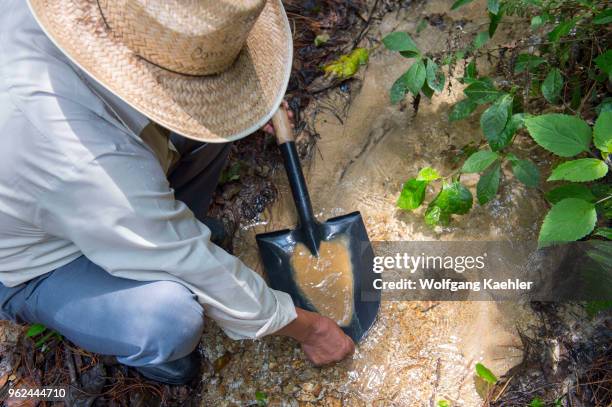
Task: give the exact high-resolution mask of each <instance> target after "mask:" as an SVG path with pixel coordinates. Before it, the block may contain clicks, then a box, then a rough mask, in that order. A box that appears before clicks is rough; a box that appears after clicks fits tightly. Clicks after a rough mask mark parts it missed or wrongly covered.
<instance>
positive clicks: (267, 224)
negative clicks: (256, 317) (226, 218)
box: [205, 1, 544, 406]
mask: <svg viewBox="0 0 612 407" xmlns="http://www.w3.org/2000/svg"><path fill="white" fill-rule="evenodd" d="M451 3H452V2H451V1H432V2H426V3H425V5H423V6H415V8H414V9H410V10H408V11H405V12H400V13H393V14H392V15H388V16H386V17H385V19H384V20H383V22H382V23H381V24H380V26H378V27H376V28H373V29H372V32H371V35H372V36H373V37H378V38H380V36H381V35H384V34H386V33H388V32H390V31H392V30H397V29H403V30H406V31H408V32H411V33H415V32H416V26H417V24H418V22H419V21H420V19H421V18H423V17H424V16H428V15H431V14H432V13H441V12H447V11H448V9H449V7H450V4H451ZM482 7H483V4H482V2H474V3H472V4H471V5H469V6H466V7H465V9H464V10H463V11H462V12H456V13H453V15H452V18H455V19H457V20H458V19H461V18H466V17H467V18H471V17H472V16H476V15H480V14H479V13H476V12H475V10H479V8H480V10H482ZM461 13H464V14H461ZM466 13H467V14H466ZM482 22H484V20H483V21H474V22H472V23H471V24H472V27H473V26H475V25H477V24H479V23H482ZM500 29H501V30H502V31H501V32H500V33H499V34H498V37H499V38H508V36H511V35H512V33H509V32H507V31H506V32H504V31H503V30H507V29H508V28H500ZM416 41H417V43H418V44H419V45H420V46H421V47H422V48H423V49H424V50H431V49H439V48H440V47H443V46H444V35H443V34H442V32H441V31H439V30H438V29H437V28H435V27H431V26H428V27H427V28H425V30H423V31H422V32H421V34H420V35H419V36H417V37H416ZM408 66H409V63H408V61H407V60H405V59H403V58H401V57H398V56H396V55H393V54H391V53H389V52H387V51H385V50H382V49H380V48H379V49H377V50H376V51H375V52H374V53H373V55H372V56H371V61H370V64H369V66H368V68H367V70H366V71H365V73H364V74H363V78H362V79H363V80H362V81H361V85H360V88H359V89H355V88H354V89H353V90H352V93H351V98H352V100H351V102H350V107H349V109H348V113H347V116H346V117H345V118H344V123H340V122H339V121H338V119H337V118H336V116H335V115H334V114H333V113H329V112H327V111H326V110H322V112H320V113H319V114H318V116H317V119H316V122H315V127H316V130H317V132H318V133H319V134H320V135H321V139H320V141H319V142H318V144H317V152H316V153H315V154H314V155H313V157H312V159H311V160H309V161H308V162H305V163H304V165H305V167H306V173H307V174H306V176H307V182H308V184H309V186H310V191H311V195H312V200H313V206H314V207H315V208H316V209H315V211H316V210H318V211H319V217H320V219H321V220H325V219H327V218H329V217H333V216H337V215H340V214H344V213H347V212H350V211H354V210H359V211H361V213H362V215H363V217H364V220H365V222H366V226H367V228H368V232H369V235H370V238H371V239H372V240H380V241H383V240H391V241H403V240H522V239H533V238H535V236H536V235H537V229H538V225H539V223H540V222H541V214H542V213H543V212H544V210H543V205H544V203H543V201H542V200H541V198H540V195H539V194H538V193H537V192H536V191H533V190H529V189H526V188H524V187H523V186H521V185H518V184H517V183H515V182H512V183H510V182H507V181H502V187H501V189H500V195H499V196H498V197H496V198H495V199H494V200H493V201H492V202H490V203H489V204H488V205H487V206H485V207H482V206H479V205H478V204H477V203H475V204H474V205H475V207H474V209H473V210H472V211H471V213H470V214H468V215H465V216H462V217H455V218H454V220H453V223H452V225H451V226H450V227H447V228H436V229H432V228H430V227H428V226H426V225H425V224H424V222H423V221H422V215H423V211H422V210H417V211H415V212H411V213H407V212H403V211H400V210H398V209H397V208H396V206H395V202H396V200H397V197H398V194H399V191H400V189H401V186H402V183H403V182H404V181H406V180H407V179H408V178H410V177H414V176H415V175H416V174H417V172H418V170H419V169H420V168H422V167H425V166H433V167H434V168H436V169H438V170H439V171H440V172H441V173H442V174H443V175H447V174H449V173H450V172H452V171H453V170H454V169H455V167H454V166H455V165H456V164H453V162H452V161H453V160H452V157H453V156H456V155H457V151H458V150H459V149H460V148H461V147H462V146H464V145H466V144H468V143H470V142H479V140H480V137H481V136H480V131H479V124H478V121H477V119H476V118H473V119H469V120H466V121H462V122H455V123H449V122H448V120H447V116H448V113H449V109H450V107H451V106H452V104H453V103H455V102H456V101H457V100H459V99H460V98H461V96H460V94H461V85H460V84H459V83H457V82H453V83H452V87H451V89H452V90H451V91H448V89H447V90H445V91H444V93H443V94H441V95H438V96H436V97H435V98H434V99H433V100H432V101H431V102H429V101H424V102H422V103H421V106H420V110H419V113H418V115H417V116H416V117H415V115H414V114H413V112H412V110H411V108H410V107H409V106H408V107H402V106H391V105H390V103H389V101H388V89H389V88H390V87H391V85H392V84H393V82H394V81H395V79H396V78H397V77H398V76H399V75H400V74H402V73H403V72H404V71H405V70H406V69H407V67H408ZM344 99H345V96H343V95H341V94H339V93H337V94H332V95H330V96H329V97H328V98H327V99H326V100H324V101H323V102H324V103H325V104H326V105H330V106H336V107H338V110H341V109H340V107H339V106H341V105H342V103H344V102H343V101H344ZM519 145H520V143H519ZM525 148H526V149H527V148H529V146H526V147H525ZM516 153H517V154H519V155H522V156H526V155H529V150H525V151H521V150H520V147H519V149H518V150H517V151H516ZM507 171H508V169H507V168H506V169H504V176H505V178H506V179H509V173H508V172H507ZM277 181H278V182H277V185H279V186H280V187H279V188H280V199H279V201H278V202H277V203H276V204H275V205H274V206H273V207H272V208H271V209H270V210H269V211H267V212H266V213H265V214H264V216H262V219H261V220H260V221H258V222H256V223H254V224H252V225H244V227H243V229H242V231H241V232H240V235H239V236H238V242H237V253H238V255H240V256H241V257H242V258H243V259H244V260H245V261H246V262H247V263H248V264H249V265H251V266H252V267H254V268H255V269H257V270H260V271H261V266H260V264H259V262H258V255H257V251H256V247H255V240H254V235H255V234H256V233H261V232H264V231H273V230H278V229H284V228H286V227H287V226H290V225H293V224H294V223H295V214H294V210H293V203H292V201H291V194H290V192H289V189H288V187H287V183H286V181H285V177H284V174H283V173H282V171H279V173H278V174H277ZM462 181H463V182H464V183H465V184H466V185H467V186H469V187H470V188H471V189H472V192H474V189H475V185H476V182H477V178H474V177H462ZM435 192H436V191H435V190H434V187H430V190H429V191H428V194H429V195H430V196H432V195H433V194H434V193H435ZM474 195H475V194H474ZM530 320H531V315H530V313H529V312H528V311H526V310H525V309H524V308H523V307H521V306H519V305H517V304H504V303H500V304H497V303H491V302H472V303H467V302H462V303H454V302H444V303H429V302H427V303H423V302H386V303H383V304H382V306H381V311H380V315H379V319H378V320H377V322H376V324H375V325H374V327H373V329H372V330H371V332H370V334H369V335H368V336H367V338H366V339H365V340H364V341H363V342H362V343H361V344H360V345H359V347H358V350H357V352H356V353H355V355H354V356H353V357H352V358H351V360H349V361H347V362H345V363H344V364H341V365H339V366H336V367H334V368H328V369H323V370H312V369H311V368H310V367H308V363H307V362H305V361H304V360H303V356H301V353H300V352H299V350H297V348H294V352H295V353H294V354H293V358H292V359H287V355H286V354H284V353H282V352H289V353H291V351H290V350H288V349H286V348H283V347H282V346H280V345H278V343H277V342H276V341H277V340H276V339H273V338H271V339H269V340H267V341H263V342H261V343H259V344H256V345H240V346H243V347H241V348H240V349H241V350H240V352H241V353H240V354H241V358H240V360H241V362H240V363H245V361H246V360H250V361H253V363H254V366H253V368H252V371H253V372H252V373H251V375H250V376H249V378H247V379H244V378H235V377H233V373H232V372H233V371H234V370H233V369H235V371H236V372H238V371H239V369H238V367H237V366H235V367H232V366H233V365H230V367H229V368H228V371H227V373H225V374H221V375H220V377H217V378H216V379H215V380H213V382H212V383H211V384H210V385H208V387H207V388H206V389H205V401H207V402H210V403H213V402H221V400H223V402H222V404H223V403H225V404H229V405H232V404H244V403H246V402H245V400H252V399H253V397H254V396H252V394H253V392H254V391H255V390H259V391H264V392H267V393H268V395H269V397H270V400H272V401H274V402H278V403H281V404H283V403H284V404H286V405H295V404H297V403H298V402H299V403H300V404H302V405H349V406H353V405H355V406H361V405H384V406H387V405H393V406H434V405H435V404H436V403H437V401H438V400H440V399H446V400H449V401H451V402H452V405H453V406H478V405H480V403H481V398H480V395H479V394H478V390H479V389H478V388H477V384H476V382H475V380H474V377H473V372H474V365H475V363H477V362H482V363H484V364H485V365H487V366H488V367H490V368H491V369H492V370H493V372H494V373H496V374H503V373H504V372H505V371H507V370H508V369H509V368H510V367H512V366H513V365H515V364H516V363H518V362H519V361H520V358H521V352H520V351H518V350H517V347H519V346H520V340H519V338H518V335H517V332H516V327H517V326H520V325H524V324H527V323H528V322H529V321H530ZM226 343H227V342H224V344H226ZM205 346H206V344H205ZM224 346H236V345H224ZM209 352H211V353H210V354H209V357H210V355H213V356H212V357H214V355H215V352H214V351H209ZM217 354H218V351H217ZM296 358H297V361H296ZM279 361H282V362H279ZM236 363H238V362H236ZM258 364H259V365H258ZM271 366H273V367H271ZM289 372H290V373H289ZM245 380H246V381H245ZM237 383H239V384H237ZM313 386H314V387H313ZM313 388H314V390H313ZM220 389H221V390H220ZM250 395H251V396H250ZM249 397H250V398H249ZM228 400H229V401H228Z"/></svg>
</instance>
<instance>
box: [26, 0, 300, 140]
mask: <svg viewBox="0 0 612 407" xmlns="http://www.w3.org/2000/svg"><path fill="white" fill-rule="evenodd" d="M28 3H29V5H30V9H31V10H32V13H33V14H34V16H35V18H36V19H37V20H38V23H39V24H40V26H41V27H42V28H43V30H44V31H45V32H46V33H47V35H48V36H49V38H51V40H52V41H53V42H54V43H55V44H56V45H57V46H58V47H59V48H60V49H61V50H62V51H63V52H64V53H65V54H66V55H67V56H68V57H69V58H70V59H71V60H72V61H73V62H74V63H76V64H77V65H78V66H79V67H81V68H82V69H83V70H84V71H85V72H87V73H88V74H89V75H90V76H92V77H93V78H95V79H96V80H97V81H99V82H100V83H101V84H102V85H104V86H105V87H106V88H108V89H109V90H110V91H112V92H113V93H115V94H116V95H117V96H119V97H120V98H121V99H123V100H124V101H125V102H127V103H128V104H130V105H131V106H133V107H134V108H135V109H137V110H139V111H140V112H141V113H143V114H144V115H146V116H147V117H149V118H150V119H151V120H153V121H155V122H157V123H159V124H160V125H162V126H164V127H167V128H168V129H170V130H173V131H175V132H177V133H179V134H181V135H183V136H185V137H188V138H191V139H195V140H199V141H206V142H211V143H223V142H227V141H233V140H237V139H240V138H242V137H244V136H247V135H248V134H251V133H252V132H254V131H255V130H257V129H258V128H260V127H262V126H263V125H264V124H265V123H266V122H267V121H268V120H270V118H271V117H272V115H273V114H274V112H275V111H276V110H277V109H278V107H279V105H280V103H281V101H282V98H283V96H284V93H285V90H286V88H287V83H288V82H289V75H290V72H291V61H292V53H293V49H292V39H291V30H290V28H289V22H288V21H287V16H286V14H285V11H284V9H283V6H282V4H281V2H280V0H28Z"/></svg>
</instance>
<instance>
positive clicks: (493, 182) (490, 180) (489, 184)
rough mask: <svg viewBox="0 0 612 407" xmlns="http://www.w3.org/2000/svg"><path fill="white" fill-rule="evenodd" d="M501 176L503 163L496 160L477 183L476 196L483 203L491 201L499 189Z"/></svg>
mask: <svg viewBox="0 0 612 407" xmlns="http://www.w3.org/2000/svg"><path fill="white" fill-rule="evenodd" d="M500 178H501V163H500V162H499V161H496V162H495V163H494V164H493V165H491V167H489V168H488V169H487V170H486V171H485V172H484V173H483V174H482V175H481V176H480V180H479V181H478V184H477V185H476V197H477V198H478V203H479V204H481V205H484V204H486V203H487V202H489V201H490V200H491V199H493V197H494V196H495V195H497V191H498V190H499V180H500Z"/></svg>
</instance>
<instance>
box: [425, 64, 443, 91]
mask: <svg viewBox="0 0 612 407" xmlns="http://www.w3.org/2000/svg"><path fill="white" fill-rule="evenodd" d="M445 81H446V78H445V76H444V73H443V72H442V71H441V70H440V68H438V65H436V63H435V62H434V61H432V60H431V59H429V58H427V84H428V85H429V87H430V88H431V89H433V90H435V91H436V92H437V93H440V92H442V91H443V90H444V83H445Z"/></svg>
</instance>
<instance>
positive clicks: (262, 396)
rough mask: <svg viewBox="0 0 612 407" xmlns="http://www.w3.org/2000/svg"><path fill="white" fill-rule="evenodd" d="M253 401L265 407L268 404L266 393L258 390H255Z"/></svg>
mask: <svg viewBox="0 0 612 407" xmlns="http://www.w3.org/2000/svg"><path fill="white" fill-rule="evenodd" d="M255 401H257V405H258V406H260V407H265V406H267V405H268V395H267V394H266V393H264V392H263V391H259V390H258V391H256V392H255Z"/></svg>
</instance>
